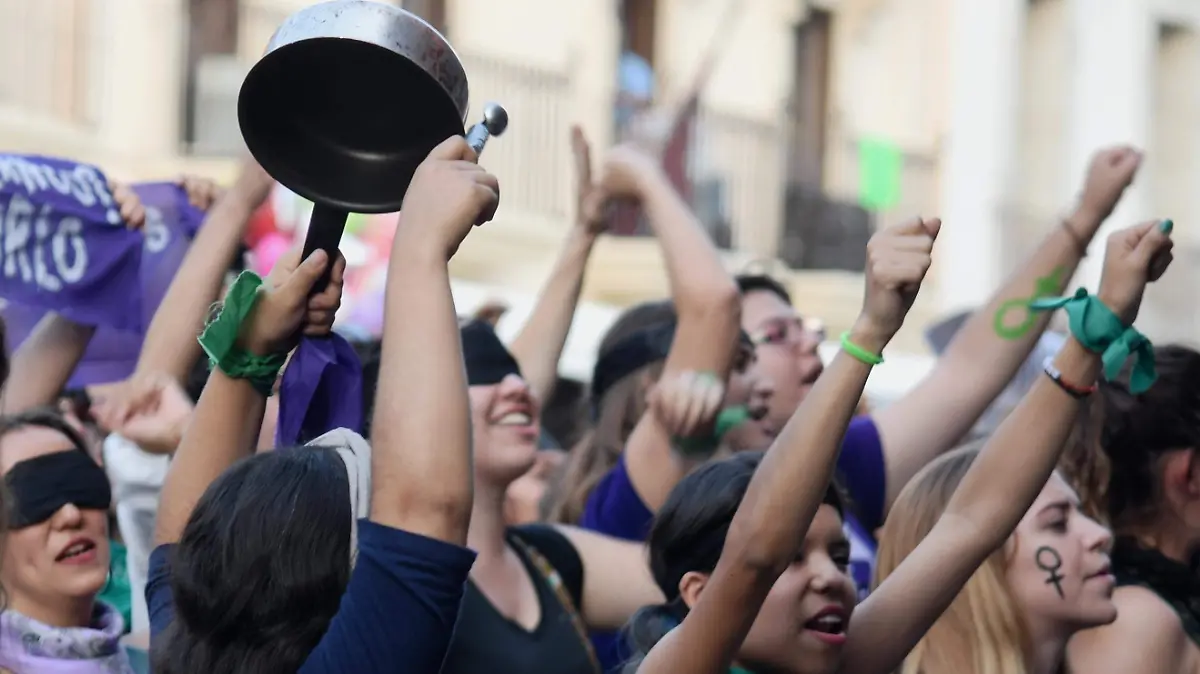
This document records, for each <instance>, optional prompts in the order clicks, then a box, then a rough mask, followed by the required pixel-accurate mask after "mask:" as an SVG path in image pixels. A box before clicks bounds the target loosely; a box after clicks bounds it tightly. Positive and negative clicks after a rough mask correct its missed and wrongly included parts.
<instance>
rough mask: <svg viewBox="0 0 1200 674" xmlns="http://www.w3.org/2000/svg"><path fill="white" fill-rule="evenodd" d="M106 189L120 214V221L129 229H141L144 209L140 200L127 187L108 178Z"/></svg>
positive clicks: (131, 189)
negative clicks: (110, 193)
mask: <svg viewBox="0 0 1200 674" xmlns="http://www.w3.org/2000/svg"><path fill="white" fill-rule="evenodd" d="M108 189H109V191H110V192H112V196H113V201H115V202H116V203H117V209H118V210H119V211H120V212H121V219H122V220H124V221H125V226H126V227H128V228H129V229H141V228H142V225H144V224H146V207H145V206H143V205H142V200H141V198H139V197H138V195H137V192H134V191H133V188H131V187H130V186H129V185H127V184H126V183H123V182H119V181H116V180H113V179H111V178H109V180H108Z"/></svg>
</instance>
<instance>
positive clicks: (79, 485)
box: [4, 449, 112, 529]
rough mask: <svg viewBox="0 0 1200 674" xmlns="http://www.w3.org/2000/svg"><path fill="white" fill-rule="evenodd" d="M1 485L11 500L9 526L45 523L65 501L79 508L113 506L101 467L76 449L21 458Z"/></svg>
mask: <svg viewBox="0 0 1200 674" xmlns="http://www.w3.org/2000/svg"><path fill="white" fill-rule="evenodd" d="M4 484H5V486H6V487H7V488H8V492H9V495H10V497H11V499H12V508H11V511H10V513H9V521H8V528H9V529H23V528H25V527H28V526H33V525H35V524H40V523H42V522H45V521H46V520H48V519H50V518H51V517H53V516H54V513H56V512H58V511H59V509H61V508H62V507H63V506H65V505H67V504H68V503H69V504H71V505H74V506H75V507H76V508H80V509H82V510H108V508H109V506H110V505H112V489H111V487H110V486H109V483H108V476H107V475H105V473H104V469H103V468H101V467H100V466H98V465H96V462H95V461H93V460H92V459H91V457H89V456H88V455H87V454H86V453H85V452H83V451H81V450H79V449H70V450H67V451H63V452H55V453H53V454H43V455H42V456H36V457H34V458H32V459H26V460H24V461H21V462H19V463H17V464H16V465H15V466H13V467H12V469H11V470H9V471H8V474H6V475H5V476H4Z"/></svg>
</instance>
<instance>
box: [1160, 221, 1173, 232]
mask: <svg viewBox="0 0 1200 674" xmlns="http://www.w3.org/2000/svg"><path fill="white" fill-rule="evenodd" d="M1172 229H1175V223H1174V222H1172V221H1171V220H1170V219H1167V220H1163V221H1162V222H1160V223H1158V231H1160V232H1162V233H1163V234H1170V233H1171V230H1172Z"/></svg>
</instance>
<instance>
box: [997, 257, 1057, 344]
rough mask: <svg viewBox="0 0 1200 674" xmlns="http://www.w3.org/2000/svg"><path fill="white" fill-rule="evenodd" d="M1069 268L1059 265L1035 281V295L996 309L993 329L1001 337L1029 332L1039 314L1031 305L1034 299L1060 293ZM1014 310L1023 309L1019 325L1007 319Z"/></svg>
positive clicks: (1020, 336)
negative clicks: (1047, 274)
mask: <svg viewBox="0 0 1200 674" xmlns="http://www.w3.org/2000/svg"><path fill="white" fill-rule="evenodd" d="M1066 273H1067V270H1066V269H1064V268H1062V267H1058V268H1056V269H1055V270H1054V271H1053V272H1052V273H1051V274H1050V275H1049V276H1043V277H1041V278H1039V279H1038V280H1037V281H1035V282H1034V285H1033V295H1032V296H1030V297H1018V298H1015V299H1011V300H1009V301H1007V302H1005V303H1004V304H1001V305H1000V308H999V309H997V310H996V315H995V316H994V317H993V318H992V330H994V331H995V333H996V335H997V336H998V337H1000V338H1001V339H1008V340H1014V339H1020V338H1022V337H1024V336H1025V335H1027V334H1029V331H1030V330H1032V329H1033V326H1034V325H1036V324H1037V320H1038V315H1037V314H1035V313H1034V312H1033V309H1031V308H1030V307H1029V305H1030V304H1032V303H1033V301H1034V300H1038V299H1041V298H1043V297H1050V296H1052V295H1055V294H1057V293H1058V289H1059V288H1060V287H1061V286H1062V284H1063V276H1064V275H1065V274H1066ZM1014 311H1023V312H1025V313H1024V319H1023V320H1022V321H1021V322H1020V323H1018V324H1017V325H1010V324H1009V323H1008V322H1007V321H1006V320H1005V319H1007V318H1008V315H1009V314H1010V313H1012V312H1014Z"/></svg>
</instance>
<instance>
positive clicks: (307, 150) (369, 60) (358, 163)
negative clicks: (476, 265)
mask: <svg viewBox="0 0 1200 674" xmlns="http://www.w3.org/2000/svg"><path fill="white" fill-rule="evenodd" d="M467 103H468V89H467V75H466V71H465V70H464V69H463V65H462V62H461V61H460V60H459V58H458V55H457V54H455V53H454V49H453V48H452V47H451V46H450V43H449V42H447V41H446V38H445V37H443V36H442V35H441V34H440V33H439V32H438V31H437V30H435V29H434V28H433V27H432V26H430V25H429V24H428V23H426V22H425V21H424V20H422V19H421V18H420V17H418V16H416V15H415V14H412V13H410V12H407V11H405V10H403V9H401V8H399V7H395V6H392V5H386V4H382V3H378V2H369V1H367V0H334V1H333V2H323V3H320V4H317V5H313V6H311V7H307V8H305V9H302V10H300V11H298V12H296V13H295V14H292V15H291V16H289V17H288V18H287V19H285V20H284V22H283V24H282V25H280V27H279V29H278V30H276V31H275V34H274V36H272V38H271V41H270V43H269V44H268V45H267V50H266V52H265V53H264V55H263V57H262V58H261V59H260V60H259V61H258V63H257V64H255V65H254V67H253V68H251V70H250V72H249V74H247V76H246V79H245V81H244V82H243V83H242V88H241V91H240V92H239V94H238V123H239V125H240V126H241V130H242V136H243V137H244V139H245V142H246V147H247V148H248V149H249V150H250V153H251V154H252V155H253V156H254V158H255V160H257V161H258V163H259V164H260V165H262V167H263V169H265V170H266V171H267V173H268V174H270V175H271V177H273V178H275V179H276V180H278V181H279V182H280V183H282V184H283V185H284V186H285V187H287V188H288V189H290V190H292V191H293V192H295V193H297V194H299V195H300V196H302V197H304V198H306V199H308V200H309V201H312V202H313V212H312V217H311V220H310V221H309V228H308V236H307V238H306V239H305V245H304V256H305V257H307V256H308V255H309V254H310V253H311V252H312V251H314V250H316V249H318V248H319V249H323V250H325V251H326V252H327V253H328V254H329V255H330V259H331V260H332V259H335V258H336V255H337V248H338V242H339V241H340V240H341V236H342V232H343V230H344V229H345V225H346V217H347V215H348V214H349V213H351V212H355V213H389V212H393V211H398V210H400V205H401V203H402V202H403V200H404V193H405V191H406V189H407V188H408V184H409V183H410V182H411V181H412V176H413V172H414V171H416V168H417V166H418V165H419V164H420V163H421V161H422V160H424V159H425V157H426V156H427V155H428V154H429V152H430V150H432V149H433V148H434V147H435V146H436V145H438V144H439V143H441V142H442V141H444V140H445V139H447V138H449V137H450V136H453V135H463V132H464V128H463V123H464V121H465V119H466V115H467ZM507 123H508V116H507V114H506V113H505V111H504V109H503V108H501V107H500V106H498V105H495V104H490V105H488V106H487V107H486V108H485V110H484V121H483V122H480V123H479V124H477V125H476V126H475V127H474V128H473V129H472V130H471V132H470V133H469V134H468V135H467V139H468V142H470V143H471V144H472V146H473V147H474V148H475V150H476V152H480V151H482V150H483V146H484V144H485V143H486V142H487V139H488V137H489V136H492V135H500V134H501V133H503V131H504V128H505V127H506V126H507ZM331 266H332V265H331ZM327 274H328V272H327ZM324 287H325V281H324V280H323V281H322V282H321V283H318V284H317V288H316V289H317V290H320V289H321V288H324Z"/></svg>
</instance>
